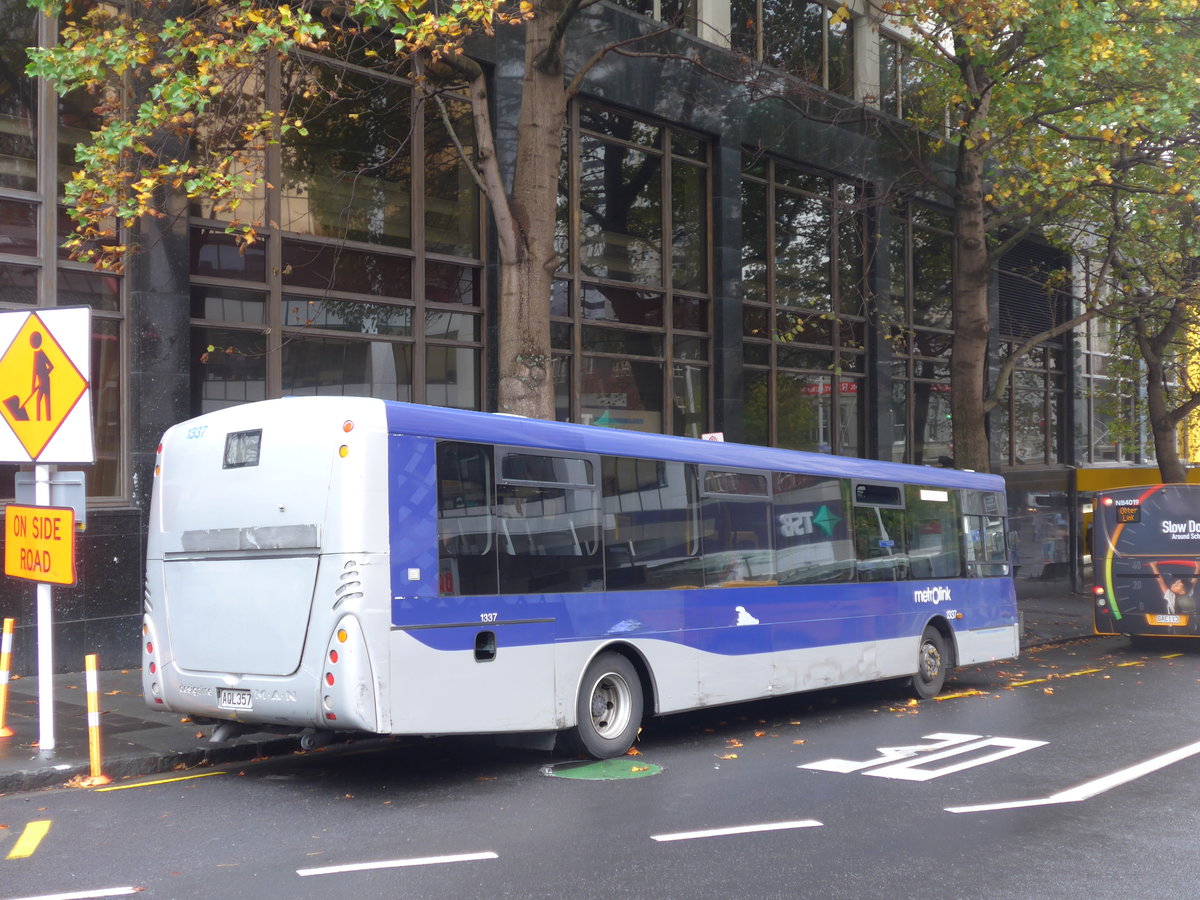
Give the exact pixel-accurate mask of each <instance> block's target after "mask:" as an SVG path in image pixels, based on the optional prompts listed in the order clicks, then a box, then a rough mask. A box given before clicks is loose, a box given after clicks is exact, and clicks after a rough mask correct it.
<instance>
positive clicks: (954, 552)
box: [904, 485, 962, 578]
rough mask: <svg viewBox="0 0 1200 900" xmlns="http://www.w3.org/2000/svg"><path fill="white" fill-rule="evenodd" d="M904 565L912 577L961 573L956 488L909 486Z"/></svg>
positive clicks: (956, 575) (906, 489) (954, 576)
mask: <svg viewBox="0 0 1200 900" xmlns="http://www.w3.org/2000/svg"><path fill="white" fill-rule="evenodd" d="M904 495H905V500H906V503H905V506H906V508H907V510H908V564H909V571H910V573H911V575H912V577H913V578H958V577H960V576H961V575H962V542H961V541H960V540H959V534H958V521H959V518H958V516H959V511H958V494H957V492H956V491H948V490H944V489H934V488H924V487H918V486H916V485H909V486H908V487H906V488H905V489H904Z"/></svg>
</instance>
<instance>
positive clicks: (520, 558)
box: [496, 451, 604, 594]
mask: <svg viewBox="0 0 1200 900" xmlns="http://www.w3.org/2000/svg"><path fill="white" fill-rule="evenodd" d="M500 474H501V478H500V480H498V481H497V482H496V544H497V552H498V555H499V570H500V593H502V594H540V593H557V592H561V591H598V590H602V589H603V587H604V569H603V564H602V557H601V555H600V505H599V502H598V500H599V498H598V497H597V491H596V486H595V475H594V470H593V463H592V461H591V460H587V459H580V458H577V457H565V456H551V455H548V454H534V453H518V452H511V451H509V452H505V451H501V462H500Z"/></svg>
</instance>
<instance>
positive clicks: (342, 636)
mask: <svg viewBox="0 0 1200 900" xmlns="http://www.w3.org/2000/svg"><path fill="white" fill-rule="evenodd" d="M349 638H350V635H348V634H346V629H345V628H339V629H338V642H339V643H342V644H344V643H346V641H347V640H348V639H349Z"/></svg>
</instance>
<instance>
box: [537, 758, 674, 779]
mask: <svg viewBox="0 0 1200 900" xmlns="http://www.w3.org/2000/svg"><path fill="white" fill-rule="evenodd" d="M661 771H662V766H656V765H655V764H654V763H648V762H642V761H641V760H639V759H637V758H636V757H630V756H621V757H618V758H617V759H601V760H598V761H597V760H590V759H589V760H574V761H572V762H565V763H554V764H552V765H549V766H543V767H542V774H543V775H553V776H554V777H556V778H577V779H580V780H581V781H616V780H617V779H619V778H645V777H646V776H647V775H657V774H658V773H659V772H661Z"/></svg>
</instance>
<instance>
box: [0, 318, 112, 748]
mask: <svg viewBox="0 0 1200 900" xmlns="http://www.w3.org/2000/svg"><path fill="white" fill-rule="evenodd" d="M91 315H92V313H91V309H90V308H88V307H85V306H81V307H55V308H48V309H39V310H37V311H32V312H31V311H28V310H12V311H8V312H2V313H0V347H2V348H5V349H3V351H2V352H0V425H4V424H6V425H7V428H4V427H0V462H14V463H26V462H31V463H33V464H34V505H35V506H39V507H49V506H50V503H51V493H50V468H49V465H48V464H49V463H82V464H85V465H86V464H88V463H92V462H95V459H96V453H95V442H94V438H93V435H92V412H91V398H90V396H89V395H90V385H89V384H88V374H87V373H90V371H91V365H90V360H91V341H92V327H91ZM27 512H28V511H24V512H22V511H20V508H19V507H15V508H14V510H13V515H6V516H5V539H6V546H5V560H4V563H5V568H4V571H5V574H6V575H11V576H14V577H17V578H32V579H33V580H36V581H37V582H38V585H37V630H38V635H37V637H38V651H37V658H38V719H39V724H40V729H41V730H40V735H39V740H38V748H39V749H40V750H41V751H42V752H43V753H49V752H53V750H54V745H55V742H54V605H53V602H52V598H53V595H52V593H51V586H50V584H49V583H47V580H48V578H49V579H50V580H53V577H58V578H59V579H60V580H58V581H57V582H56V583H59V584H74V583H75V574H74V543H73V541H74V521H73V520H71V524H70V527H69V528H68V532H69V533H68V534H66V535H64V534H62V531H63V529H62V526H61V521H62V520H61V518H56V517H55V516H54V515H52V514H51V512H50V511H49V510H47V511H46V513H45V515H36V516H34V517H33V518H32V521H33V522H34V523H35V524H34V526H33V527H32V528H29V527H28V525H29V522H30V517H29V516H28V515H27ZM17 519H21V522H20V531H18V529H17V524H18V523H17V521H16V520H17ZM56 523H57V524H56ZM47 529H48V530H49V534H47V533H46V532H47ZM14 538H20V539H21V543H22V546H21V547H18V548H17V551H18V552H16V553H11V554H10V553H9V552H8V550H9V547H8V543H11V542H12V541H13V539H14ZM66 539H70V540H71V542H72V543H71V545H70V547H69V554H68V556H69V560H68V561H69V563H70V565H69V567H67V573H66V575H62V574H61V573H58V572H57V570H56V569H55V568H54V567H53V566H52V563H54V562H55V560H56V559H57V560H58V561H60V562H61V561H62V559H63V556H61V555H59V552H58V551H60V550H62V549H63V544H64V541H65V540H66ZM10 557H11V560H10ZM22 560H24V563H25V564H24V565H22ZM13 561H15V567H14V565H13V564H11V563H12V562H13ZM52 576H53V577H52ZM63 578H65V579H66V580H62V579H63Z"/></svg>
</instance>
